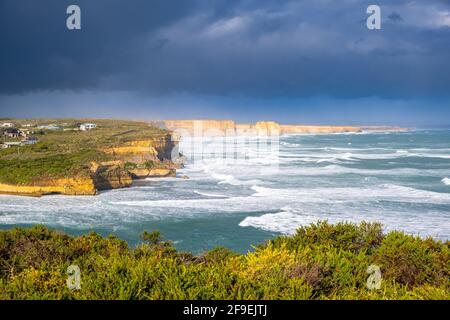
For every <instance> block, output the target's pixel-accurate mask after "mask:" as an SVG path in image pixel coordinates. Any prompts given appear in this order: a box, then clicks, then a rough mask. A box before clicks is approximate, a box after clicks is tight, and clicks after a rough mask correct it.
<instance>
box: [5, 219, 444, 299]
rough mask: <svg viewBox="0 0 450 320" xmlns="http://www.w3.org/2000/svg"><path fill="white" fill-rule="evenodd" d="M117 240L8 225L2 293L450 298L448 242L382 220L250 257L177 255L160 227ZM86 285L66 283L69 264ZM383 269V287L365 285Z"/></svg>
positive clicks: (265, 248)
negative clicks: (388, 226) (372, 271)
mask: <svg viewBox="0 0 450 320" xmlns="http://www.w3.org/2000/svg"><path fill="white" fill-rule="evenodd" d="M142 239H143V241H144V242H143V243H142V244H140V245H139V246H137V247H136V248H129V247H128V245H127V243H126V242H125V241H122V240H120V239H118V238H117V237H115V236H109V237H107V238H103V237H101V236H100V235H98V234H96V233H90V234H88V235H83V236H79V237H71V236H67V235H65V234H62V233H60V232H57V231H53V230H49V229H47V228H45V227H43V226H35V227H33V228H29V229H12V230H10V231H0V299H450V285H449V279H450V273H449V266H450V263H449V262H450V261H449V248H448V242H446V243H442V242H440V241H437V240H433V239H431V238H428V239H422V238H418V237H412V236H409V235H406V234H403V233H401V232H390V233H388V234H387V235H384V234H383V233H382V232H381V226H380V225H379V224H368V223H361V224H359V225H354V224H350V223H341V224H336V225H330V224H328V223H327V222H319V223H317V224H313V225H310V226H307V227H302V228H300V229H299V230H298V232H297V233H296V234H295V235H294V236H292V237H278V238H276V239H273V240H271V241H269V242H267V243H266V244H264V245H260V246H258V247H256V249H255V250H254V251H253V252H249V253H247V254H245V255H242V254H236V253H233V252H231V251H230V250H228V249H226V248H216V249H214V250H211V251H209V252H205V253H203V254H201V255H199V256H195V255H193V254H190V253H186V252H178V251H177V250H176V249H175V248H174V247H173V245H172V243H171V242H168V241H164V240H163V239H162V237H161V234H160V233H159V232H152V233H144V234H143V236H142ZM73 264H75V265H77V266H79V268H80V270H81V290H70V289H69V288H68V287H67V286H66V279H67V277H68V275H67V273H66V270H67V267H68V266H70V265H73ZM373 264H375V265H379V266H380V267H381V270H382V282H381V288H380V289H379V290H369V289H368V288H367V286H366V282H367V277H368V274H367V268H368V267H369V266H370V265H373Z"/></svg>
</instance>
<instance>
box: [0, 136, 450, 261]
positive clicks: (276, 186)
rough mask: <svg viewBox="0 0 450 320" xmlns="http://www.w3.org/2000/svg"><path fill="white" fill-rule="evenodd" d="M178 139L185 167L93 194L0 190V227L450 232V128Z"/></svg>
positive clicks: (192, 242)
mask: <svg viewBox="0 0 450 320" xmlns="http://www.w3.org/2000/svg"><path fill="white" fill-rule="evenodd" d="M180 149H181V152H182V153H183V154H185V155H186V157H187V162H186V167H185V168H184V169H182V170H180V171H179V172H178V178H163V179H148V180H142V181H138V182H136V184H135V185H134V186H133V187H131V188H128V189H120V190H112V191H106V192H103V193H101V194H100V195H98V196H96V197H68V196H47V197H43V198H26V197H16V196H0V228H2V229H7V228H11V227H14V226H29V225H33V224H45V225H47V226H50V227H53V228H56V229H60V230H64V231H66V232H68V233H70V234H83V233H86V232H88V231H91V230H94V231H97V232H99V233H101V234H103V235H108V234H110V233H114V234H117V235H118V236H119V237H121V238H123V239H125V240H127V241H128V242H129V243H130V245H136V244H137V243H139V241H140V238H139V236H140V234H141V233H142V232H143V231H145V230H147V231H151V230H155V229H157V230H160V231H161V232H162V233H163V235H164V236H165V238H166V239H170V240H172V241H173V242H174V244H175V246H176V247H177V248H179V249H180V250H188V251H192V252H195V253H199V252H202V251H204V250H208V249H211V248H213V247H216V246H226V247H228V248H230V249H233V250H235V251H237V252H246V251H248V250H252V245H255V244H259V243H261V242H263V241H264V240H266V239H269V238H271V237H273V236H275V235H279V234H292V233H294V232H295V230H296V228H298V227H299V226H302V225H307V224H310V223H313V222H316V221H318V220H328V221H330V222H338V221H353V222H358V221H362V220H366V221H379V222H381V223H383V225H384V227H385V229H386V230H392V229H399V230H403V231H405V232H408V233H410V234H414V235H420V236H429V235H431V236H434V237H437V238H439V239H442V240H447V239H449V238H450V130H448V131H445V130H429V131H427V130H421V131H411V132H406V133H362V134H332V135H292V136H283V137H280V138H279V140H276V139H262V138H256V137H241V138H233V137H228V138H205V139H198V138H196V139H187V138H185V139H184V140H183V141H182V143H181V146H180ZM182 176H188V177H189V179H182V178H181V177H182Z"/></svg>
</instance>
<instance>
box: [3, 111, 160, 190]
mask: <svg viewBox="0 0 450 320" xmlns="http://www.w3.org/2000/svg"><path fill="white" fill-rule="evenodd" d="M10 121H11V122H13V123H14V124H15V125H16V127H17V128H20V127H21V126H24V125H26V124H32V125H33V126H34V127H31V128H29V129H31V130H34V131H35V132H36V133H35V134H34V136H36V137H37V138H38V139H39V142H38V143H37V144H35V145H29V146H22V147H19V148H18V147H12V148H9V149H3V150H2V149H0V183H7V184H15V185H17V184H32V183H33V182H34V181H38V180H41V179H45V178H58V177H64V176H73V175H81V176H82V175H87V174H88V171H89V170H88V168H87V164H88V163H90V162H91V161H107V160H111V156H109V155H107V154H105V153H104V152H102V151H101V150H100V149H102V148H105V147H113V146H117V145H120V144H123V143H126V142H129V141H133V140H140V139H149V138H155V139H158V138H161V137H165V136H167V134H168V132H167V131H165V130H161V129H158V128H154V127H150V126H149V125H147V124H145V123H140V122H131V121H119V120H88V119H84V120H79V119H60V120H14V119H13V120H10ZM80 122H94V123H96V124H97V125H98V128H97V129H94V130H91V131H86V132H82V131H73V130H72V129H74V128H75V127H76V123H80ZM48 124H57V125H61V126H63V128H64V129H65V130H55V131H54V130H40V129H38V128H37V127H38V126H41V125H48ZM13 140H14V139H11V138H8V137H5V136H3V135H2V136H0V142H4V141H13ZM16 140H17V139H16Z"/></svg>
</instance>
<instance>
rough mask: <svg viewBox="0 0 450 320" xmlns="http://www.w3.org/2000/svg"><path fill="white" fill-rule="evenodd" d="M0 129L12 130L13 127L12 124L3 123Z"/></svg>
mask: <svg viewBox="0 0 450 320" xmlns="http://www.w3.org/2000/svg"><path fill="white" fill-rule="evenodd" d="M2 127H3V128H12V127H14V123H11V122H4V123H2Z"/></svg>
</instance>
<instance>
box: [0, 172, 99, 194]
mask: <svg viewBox="0 0 450 320" xmlns="http://www.w3.org/2000/svg"><path fill="white" fill-rule="evenodd" d="M0 193H3V194H16V195H27V196H42V195H49V194H65V195H95V194H96V193H97V188H96V186H95V184H94V181H93V179H92V178H90V177H86V178H65V179H52V180H50V179H47V180H42V181H40V182H39V183H38V184H35V185H29V186H22V185H9V184H3V183H0Z"/></svg>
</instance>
